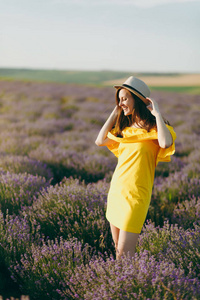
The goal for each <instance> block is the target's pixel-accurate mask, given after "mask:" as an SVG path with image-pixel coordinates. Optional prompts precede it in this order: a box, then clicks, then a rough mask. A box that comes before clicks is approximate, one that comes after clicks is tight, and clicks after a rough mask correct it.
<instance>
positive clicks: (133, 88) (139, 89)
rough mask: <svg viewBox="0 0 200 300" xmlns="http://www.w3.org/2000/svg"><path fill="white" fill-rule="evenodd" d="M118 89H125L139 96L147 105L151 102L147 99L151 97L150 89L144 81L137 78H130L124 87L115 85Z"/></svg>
mask: <svg viewBox="0 0 200 300" xmlns="http://www.w3.org/2000/svg"><path fill="white" fill-rule="evenodd" d="M114 87H115V88H116V89H119V88H125V89H127V90H129V91H130V92H132V93H133V94H135V95H136V96H138V97H139V98H140V99H141V100H142V101H143V102H144V103H145V104H146V105H149V101H148V100H147V99H146V97H149V96H150V89H149V88H148V86H147V85H146V83H144V81H142V80H140V79H138V78H136V77H133V76H131V77H129V78H128V79H127V80H126V81H125V82H124V83H123V84H122V85H115V86H114Z"/></svg>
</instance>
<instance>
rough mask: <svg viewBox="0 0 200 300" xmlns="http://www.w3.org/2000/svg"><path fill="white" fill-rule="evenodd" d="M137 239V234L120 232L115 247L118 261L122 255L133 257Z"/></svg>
mask: <svg viewBox="0 0 200 300" xmlns="http://www.w3.org/2000/svg"><path fill="white" fill-rule="evenodd" d="M138 237H139V233H133V232H127V231H123V230H120V232H119V238H118V247H117V250H118V251H117V259H119V258H120V256H121V255H122V254H125V255H128V254H129V255H130V257H133V256H134V254H135V247H136V244H137V241H138Z"/></svg>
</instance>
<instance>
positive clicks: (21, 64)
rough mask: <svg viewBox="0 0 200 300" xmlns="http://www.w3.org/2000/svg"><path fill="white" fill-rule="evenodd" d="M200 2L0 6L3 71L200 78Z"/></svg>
mask: <svg viewBox="0 0 200 300" xmlns="http://www.w3.org/2000/svg"><path fill="white" fill-rule="evenodd" d="M199 16H200V0H6V1H5V0H0V67H1V68H4V67H8V68H32V69H57V70H115V71H133V72H186V73H188V72H189V73H200V59H199V54H200V17H199Z"/></svg>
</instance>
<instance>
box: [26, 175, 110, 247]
mask: <svg viewBox="0 0 200 300" xmlns="http://www.w3.org/2000/svg"><path fill="white" fill-rule="evenodd" d="M107 191H108V184H106V183H105V182H104V181H103V182H99V183H98V184H94V183H93V184H88V185H85V184H84V183H80V182H79V181H78V179H73V178H69V179H65V180H64V181H63V182H62V183H61V184H59V185H58V184H57V185H55V186H54V187H53V186H50V187H49V188H48V189H47V191H45V190H43V191H41V193H40V195H39V197H38V199H37V200H35V201H34V203H33V205H32V207H28V208H27V210H25V211H24V214H28V216H29V218H30V220H31V222H32V223H33V222H34V223H35V224H37V225H38V226H40V229H41V233H42V234H44V235H45V237H46V238H50V239H54V238H57V237H61V236H62V237H63V238H65V239H68V238H72V237H76V238H78V239H79V240H81V241H82V242H83V244H85V243H88V244H90V245H91V246H92V247H94V248H95V250H96V251H98V250H101V251H102V252H104V251H105V250H107V251H113V245H112V238H111V235H110V230H109V224H108V222H107V221H106V219H105V201H106V195H107Z"/></svg>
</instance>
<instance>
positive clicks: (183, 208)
mask: <svg viewBox="0 0 200 300" xmlns="http://www.w3.org/2000/svg"><path fill="white" fill-rule="evenodd" d="M172 223H173V224H178V225H180V226H182V227H183V228H185V229H188V228H194V224H198V225H199V224H200V197H194V196H193V197H192V198H190V199H189V200H185V201H183V202H182V203H178V204H177V205H176V207H175V209H174V211H173V215H172Z"/></svg>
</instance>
